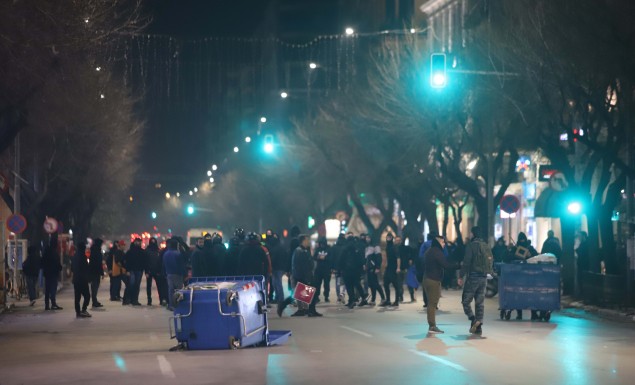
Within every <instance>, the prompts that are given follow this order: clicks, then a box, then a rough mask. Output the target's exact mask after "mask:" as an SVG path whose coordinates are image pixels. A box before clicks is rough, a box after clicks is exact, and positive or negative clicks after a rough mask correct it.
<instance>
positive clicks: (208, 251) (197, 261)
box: [192, 234, 219, 277]
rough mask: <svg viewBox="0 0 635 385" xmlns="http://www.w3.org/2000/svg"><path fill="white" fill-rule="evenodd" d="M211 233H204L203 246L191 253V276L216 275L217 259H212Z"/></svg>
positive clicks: (217, 269)
mask: <svg viewBox="0 0 635 385" xmlns="http://www.w3.org/2000/svg"><path fill="white" fill-rule="evenodd" d="M213 248H214V247H213V244H212V234H205V236H204V237H203V246H202V247H201V248H199V249H196V250H195V251H194V253H193V254H192V277H213V276H216V275H218V271H219V268H218V261H217V260H215V259H214V252H213Z"/></svg>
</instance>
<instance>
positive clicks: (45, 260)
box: [42, 242, 62, 278]
mask: <svg viewBox="0 0 635 385" xmlns="http://www.w3.org/2000/svg"><path fill="white" fill-rule="evenodd" d="M61 271H62V264H61V263H60V255H59V254H58V253H57V242H55V243H54V244H53V243H51V245H50V246H49V247H47V248H46V250H44V256H43V257H42V274H43V275H44V277H45V278H57V276H58V275H59V274H60V272H61Z"/></svg>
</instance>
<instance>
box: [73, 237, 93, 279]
mask: <svg viewBox="0 0 635 385" xmlns="http://www.w3.org/2000/svg"><path fill="white" fill-rule="evenodd" d="M71 269H72V271H73V284H74V285H84V284H88V281H89V279H90V267H89V266H88V260H87V259H86V245H85V244H84V243H81V242H80V243H79V244H78V245H77V252H76V253H75V255H74V256H73V259H72V261H71Z"/></svg>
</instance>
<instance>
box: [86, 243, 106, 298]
mask: <svg viewBox="0 0 635 385" xmlns="http://www.w3.org/2000/svg"><path fill="white" fill-rule="evenodd" d="M103 243H104V241H102V240H101V239H99V238H96V239H94V240H93V244H92V246H91V247H90V262H89V265H88V270H89V275H88V279H89V283H90V294H91V298H92V301H93V309H96V308H99V307H103V306H104V305H102V304H101V303H100V302H99V301H98V300H97V292H98V291H99V285H100V283H101V278H102V277H103V275H104V267H103V260H104V257H103V254H102V253H101V245H102V244H103Z"/></svg>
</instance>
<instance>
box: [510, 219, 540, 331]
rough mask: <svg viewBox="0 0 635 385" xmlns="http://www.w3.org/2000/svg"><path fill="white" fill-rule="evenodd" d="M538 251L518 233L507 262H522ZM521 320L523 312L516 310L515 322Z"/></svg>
mask: <svg viewBox="0 0 635 385" xmlns="http://www.w3.org/2000/svg"><path fill="white" fill-rule="evenodd" d="M536 255H538V251H536V249H534V247H533V246H532V245H531V241H530V240H529V239H527V235H525V233H523V232H522V231H521V232H520V233H518V241H517V242H516V246H514V247H512V248H511V250H510V252H509V255H508V260H507V262H516V263H518V262H524V261H525V260H526V259H527V258H531V257H535V256H536ZM522 319H523V310H522V309H516V320H519V321H520V320H522Z"/></svg>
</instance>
